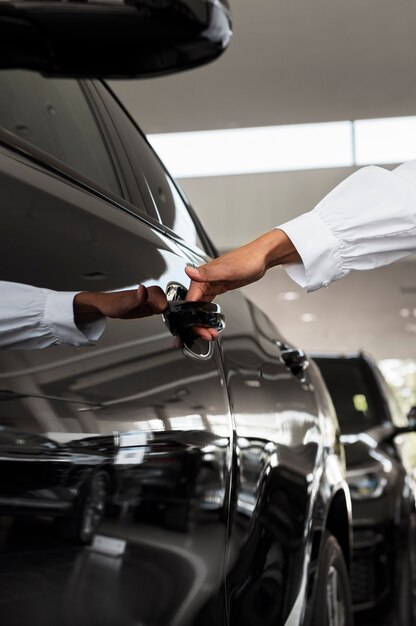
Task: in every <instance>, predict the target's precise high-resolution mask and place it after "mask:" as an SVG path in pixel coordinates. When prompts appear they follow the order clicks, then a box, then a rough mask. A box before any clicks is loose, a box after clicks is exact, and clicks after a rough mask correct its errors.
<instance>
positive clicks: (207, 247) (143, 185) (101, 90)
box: [92, 80, 218, 258]
mask: <svg viewBox="0 0 416 626" xmlns="http://www.w3.org/2000/svg"><path fill="white" fill-rule="evenodd" d="M92 82H93V83H94V85H95V87H96V90H97V93H98V95H99V96H100V98H101V100H102V103H103V106H104V107H105V108H106V109H107V114H108V116H109V118H110V119H111V120H112V123H113V125H114V129H115V131H116V132H117V133H118V130H117V124H116V121H115V120H114V119H113V118H112V116H111V113H110V111H109V110H108V108H107V104H106V101H107V100H109V99H112V100H113V101H114V102H115V103H116V105H118V107H119V108H120V109H121V111H122V113H124V115H126V117H127V118H128V119H129V121H130V122H131V123H132V124H133V126H134V128H135V129H136V131H137V132H138V134H139V135H140V137H141V139H142V140H143V142H144V143H145V144H146V145H147V146H148V148H149V150H150V151H151V152H152V153H153V155H154V156H155V157H156V160H157V161H158V163H159V165H160V167H161V169H162V171H163V172H164V173H165V175H166V176H167V177H168V178H169V180H170V181H171V182H172V184H173V185H174V187H175V189H176V190H177V192H178V194H179V196H180V198H181V200H182V202H183V204H184V208H185V210H186V211H187V212H188V215H189V217H190V219H191V221H192V223H193V225H194V227H195V230H196V232H197V234H198V237H199V239H200V241H201V244H202V246H203V248H200V247H199V246H196V245H193V244H190V243H189V242H188V241H186V240H185V239H183V238H182V237H181V236H180V235H179V234H178V233H176V232H175V231H173V230H172V229H171V228H169V227H168V226H166V225H165V224H164V223H163V219H162V216H161V215H160V213H159V211H158V208H157V205H156V203H155V201H154V198H153V194H152V193H151V191H150V188H149V185H148V183H147V179H146V176H145V174H144V172H143V170H142V168H141V167H138V168H133V165H132V164H131V162H130V158H129V156H128V153H127V151H126V150H125V148H124V146H123V143H122V141H121V138H120V136H119V141H120V146H121V147H122V150H123V151H124V152H125V156H126V158H127V159H128V161H129V164H130V167H131V169H132V170H133V174H134V180H135V182H136V185H137V186H138V188H139V192H140V195H141V197H142V198H144V199H145V202H146V203H147V210H148V213H149V215H150V216H151V218H152V223H153V222H156V223H157V224H158V225H159V227H161V229H162V231H163V232H164V234H165V235H167V236H168V237H169V238H170V239H173V240H174V241H175V243H178V244H180V245H181V246H183V247H185V248H187V249H188V250H190V251H191V252H193V253H195V254H197V255H198V256H201V252H202V253H203V254H202V256H207V255H208V256H209V257H211V258H215V257H217V256H218V252H217V250H216V248H215V246H214V245H213V243H212V242H211V240H210V238H209V237H208V235H207V233H206V232H205V229H204V228H203V226H202V224H201V222H200V220H199V218H198V217H197V215H196V214H195V211H194V209H193V207H192V206H191V204H190V202H189V200H188V198H187V197H186V195H185V194H184V192H183V190H182V189H181V187H180V185H179V184H178V183H177V181H176V180H175V179H174V178H173V177H172V175H171V174H170V173H169V171H168V170H167V168H166V167H165V165H164V164H163V162H162V161H161V159H160V157H159V155H158V154H157V152H155V150H154V149H153V147H152V146H151V144H150V143H149V141H148V140H147V137H146V135H145V134H144V132H143V131H142V130H141V128H140V126H139V125H138V124H137V122H136V121H135V119H134V118H133V117H132V115H131V114H130V113H129V111H128V110H127V109H126V107H125V106H124V105H123V103H122V102H121V101H120V99H119V98H118V97H117V95H116V94H115V93H114V91H113V90H112V89H111V87H110V86H109V85H108V84H107V83H106V82H105V81H104V80H94V81H92Z"/></svg>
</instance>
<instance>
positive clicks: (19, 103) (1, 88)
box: [0, 70, 121, 195]
mask: <svg viewBox="0 0 416 626" xmlns="http://www.w3.org/2000/svg"><path fill="white" fill-rule="evenodd" d="M0 93H1V98H0V126H2V127H3V128H5V129H6V130H8V131H10V132H12V133H13V134H15V135H17V136H18V137H20V138H22V139H24V140H26V141H28V142H30V143H31V144H33V145H35V146H36V147H38V148H41V149H42V150H44V151H45V152H47V153H48V154H50V155H52V156H53V157H55V158H57V159H59V160H60V161H62V162H63V163H66V164H67V165H69V166H70V167H71V168H73V169H74V170H76V171H78V172H80V173H81V174H83V175H84V176H87V177H88V178H90V179H91V180H93V181H95V182H96V183H98V184H99V185H101V186H102V187H104V188H106V189H109V190H110V191H112V192H114V193H116V194H118V195H120V193H121V191H120V187H119V184H118V181H117V178H116V174H115V172H114V168H113V164H112V162H111V159H110V156H109V154H108V151H107V148H106V146H105V143H104V141H103V138H102V136H101V133H100V130H99V128H98V126H97V123H96V120H95V118H94V115H93V113H92V111H91V108H90V106H89V104H88V102H87V100H86V99H85V96H84V93H83V91H82V89H81V87H80V85H79V83H78V82H77V81H75V80H68V79H65V80H63V79H52V78H44V77H42V76H40V75H39V74H37V73H35V72H26V71H18V70H13V71H9V70H7V71H1V72H0Z"/></svg>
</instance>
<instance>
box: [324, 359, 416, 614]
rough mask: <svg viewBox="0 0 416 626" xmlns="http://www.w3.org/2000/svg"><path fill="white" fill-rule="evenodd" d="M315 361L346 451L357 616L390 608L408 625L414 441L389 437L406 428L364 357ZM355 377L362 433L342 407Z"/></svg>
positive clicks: (374, 368)
mask: <svg viewBox="0 0 416 626" xmlns="http://www.w3.org/2000/svg"><path fill="white" fill-rule="evenodd" d="M314 360H315V361H316V363H317V364H318V366H319V367H320V369H321V372H322V374H323V376H324V379H325V380H326V383H327V385H328V389H329V391H330V392H331V394H332V398H333V401H334V404H335V409H336V411H337V414H338V417H339V420H340V424H341V432H342V441H343V443H344V446H345V454H346V462H347V482H348V484H349V487H350V493H351V498H352V511H353V537H354V542H353V560H352V592H353V602H354V606H355V609H356V611H358V612H359V613H360V614H361V613H362V615H363V619H364V620H365V619H366V617H365V616H367V615H369V614H370V613H371V612H375V611H376V610H377V609H379V608H380V607H381V608H382V610H383V611H389V610H390V608H392V609H393V615H394V616H395V617H394V619H395V624H397V626H402V625H406V626H407V625H411V624H413V620H414V616H413V615H412V609H411V608H409V605H411V604H412V590H411V589H412V575H414V572H412V569H411V566H412V562H411V560H412V557H411V554H412V549H413V547H412V546H413V543H414V525H415V485H414V481H413V478H412V470H413V463H414V461H413V457H412V455H411V454H409V451H410V450H411V448H412V447H413V446H414V437H415V435H414V434H402V435H400V437H395V436H394V433H395V432H396V427H406V425H407V423H408V421H407V418H406V416H405V415H404V414H402V412H401V410H400V408H399V407H398V405H397V403H396V401H395V399H394V397H393V395H392V392H391V391H390V390H389V388H388V386H387V384H386V383H385V381H384V379H383V377H382V375H381V372H380V370H379V369H378V368H377V366H376V365H375V363H374V362H373V361H372V359H371V358H369V357H368V356H367V355H365V354H362V353H357V354H349V355H345V356H344V355H335V354H332V355H331V354H326V355H315V356H314ZM337 365H338V369H335V368H336V367H337ZM336 372H338V374H337V373H336ZM341 376H342V377H343V378H342V379H341V378H340V377H341ZM354 377H356V378H357V379H359V380H361V381H365V382H364V385H365V393H364V387H363V388H362V389H361V391H360V393H361V394H364V395H366V400H367V402H368V406H369V408H368V409H367V410H365V411H363V413H362V414H361V429H362V430H360V427H359V426H360V425H359V421H358V419H359V418H358V416H359V412H357V411H356V412H355V413H356V415H357V419H354V420H353V421H352V420H351V418H350V417H349V416H350V415H351V414H352V413H351V411H353V407H352V405H351V407H350V406H348V405H347V404H346V400H347V399H348V398H347V395H348V391H347V392H346V393H345V394H343V393H342V392H341V391H340V389H341V387H342V384H343V381H344V383H345V386H346V389H347V390H350V389H352V388H353V386H354V383H351V382H350V381H352V380H354ZM351 385H352V386H351ZM350 400H351V402H352V397H351V398H350ZM366 421H367V422H368V424H367V427H366V425H365V423H366ZM388 615H390V613H388ZM391 619H393V618H392V617H388V618H387V622H386V623H390V621H389V620H391Z"/></svg>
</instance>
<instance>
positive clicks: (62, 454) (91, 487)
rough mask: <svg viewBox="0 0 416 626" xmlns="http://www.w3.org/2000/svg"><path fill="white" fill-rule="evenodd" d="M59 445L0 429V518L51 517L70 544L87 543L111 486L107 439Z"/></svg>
mask: <svg viewBox="0 0 416 626" xmlns="http://www.w3.org/2000/svg"><path fill="white" fill-rule="evenodd" d="M88 439H89V440H87V439H84V440H83V441H82V442H80V443H78V442H77V441H69V442H68V443H66V444H60V443H58V442H56V441H53V440H52V439H50V438H47V437H44V436H42V435H39V434H34V433H27V432H19V431H18V430H14V429H12V428H1V429H0V472H1V475H2V476H3V477H7V480H2V481H1V485H0V514H3V515H4V514H8V515H12V516H13V517H21V516H26V517H27V516H30V517H39V516H42V517H51V518H54V519H55V520H56V521H57V523H58V525H59V527H60V529H61V531H62V532H63V533H64V534H65V535H66V536H67V537H68V538H69V539H71V540H72V541H75V542H77V543H89V542H90V541H91V539H92V538H93V536H94V533H95V532H96V530H97V529H98V527H99V525H100V523H101V520H102V518H103V515H104V512H105V507H106V505H107V502H108V500H109V497H110V493H111V489H112V488H113V486H112V483H113V468H112V462H113V455H114V443H113V442H112V441H111V439H112V438H109V437H106V438H100V437H91V438H88Z"/></svg>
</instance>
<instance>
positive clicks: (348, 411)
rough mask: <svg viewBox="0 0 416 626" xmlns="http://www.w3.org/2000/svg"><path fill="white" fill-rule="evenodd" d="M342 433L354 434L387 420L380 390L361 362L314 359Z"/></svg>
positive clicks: (354, 360) (358, 360) (366, 367)
mask: <svg viewBox="0 0 416 626" xmlns="http://www.w3.org/2000/svg"><path fill="white" fill-rule="evenodd" d="M315 360H316V363H317V364H318V366H319V369H320V370H321V373H322V376H323V378H324V380H325V383H326V386H327V387H328V391H329V393H330V394H331V397H332V401H333V403H334V406H335V410H336V413H337V417H338V421H339V424H340V427H341V432H342V434H345V435H347V434H357V433H360V432H363V431H365V430H368V429H369V428H373V427H375V426H379V425H380V424H382V423H383V422H384V421H386V420H387V419H388V416H387V414H386V411H385V409H384V404H383V399H382V398H381V397H380V391H379V390H378V388H377V385H376V383H375V381H374V379H373V378H372V375H371V373H370V371H369V368H368V366H367V365H366V364H365V363H364V362H363V361H361V360H360V359H339V360H337V359H330V358H328V359H325V358H317V359H315Z"/></svg>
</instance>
